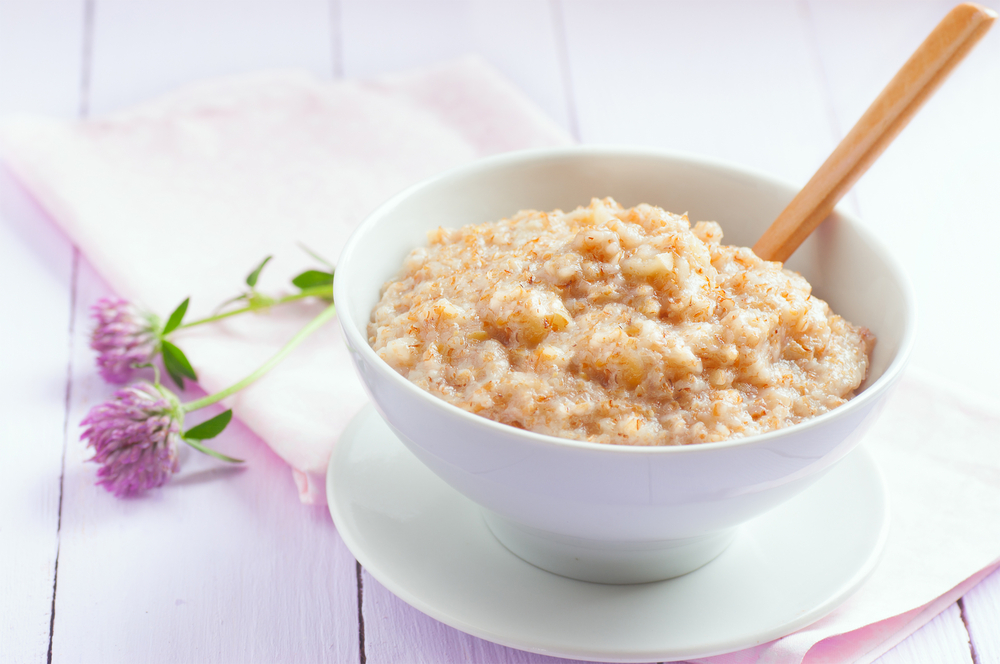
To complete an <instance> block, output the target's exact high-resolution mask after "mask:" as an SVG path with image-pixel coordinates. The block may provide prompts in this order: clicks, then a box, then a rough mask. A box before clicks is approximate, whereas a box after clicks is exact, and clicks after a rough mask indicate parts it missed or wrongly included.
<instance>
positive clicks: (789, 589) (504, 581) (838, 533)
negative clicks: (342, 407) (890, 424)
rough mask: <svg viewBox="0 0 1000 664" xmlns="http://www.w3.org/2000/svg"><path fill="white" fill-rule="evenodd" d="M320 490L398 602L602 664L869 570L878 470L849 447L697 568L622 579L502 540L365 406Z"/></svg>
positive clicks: (740, 632) (758, 614)
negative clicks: (559, 564) (540, 563)
mask: <svg viewBox="0 0 1000 664" xmlns="http://www.w3.org/2000/svg"><path fill="white" fill-rule="evenodd" d="M327 498H328V500H329V504H330V513H331V514H332V515H333V520H334V523H336V525H337V528H338V530H339V532H340V535H341V536H342V537H343V539H344V542H346V544H347V547H348V548H349V549H350V550H351V552H352V553H353V554H354V556H355V557H356V558H357V559H358V560H359V561H360V562H361V564H362V565H364V567H365V568H366V569H367V570H368V571H369V572H370V573H371V574H372V576H374V577H375V578H376V579H378V581H379V582H381V583H382V584H383V585H384V586H385V587H386V588H388V589H389V590H390V591H391V592H393V593H394V594H396V595H397V596H398V597H399V598H401V599H402V600H403V601H404V602H406V603H407V604H410V605H411V606H413V607H414V608H416V609H418V610H420V611H422V612H424V613H426V614H427V615H429V616H431V617H433V618H436V619H437V620H440V621H441V622H443V623H445V624H447V625H451V626H452V627H455V628H456V629H459V630H461V631H463V632H467V633H469V634H472V635H474V636H478V637H481V638H484V639H487V640H489V641H494V642H496V643H499V644H502V645H506V646H511V647H514V648H519V649H522V650H529V651H532V652H537V653H544V654H546V655H556V656H561V657H570V658H577V659H589V660H601V661H613V662H648V661H663V660H673V659H691V658H695V657H705V656H709V655H715V654H719V653H723V652H730V651H733V650H739V649H742V648H747V647H750V646H754V645H757V644H759V643H764V642H767V641H770V640H772V639H775V638H778V637H780V636H784V635H786V634H789V633H791V632H793V631H795V630H797V629H799V628H801V627H804V626H805V625H808V624H809V623H812V622H814V621H816V620H818V619H819V618H821V617H823V616H824V615H826V614H827V613H829V612H830V611H832V610H833V609H834V608H835V607H837V606H838V605H839V604H840V603H841V602H843V601H844V600H845V599H847V597H848V596H850V595H851V593H853V592H854V591H855V590H857V588H858V587H859V586H860V585H861V584H862V583H863V582H864V581H865V579H867V578H868V575H869V574H871V572H872V570H873V569H874V568H875V565H876V563H877V562H878V558H879V555H880V553H881V551H882V547H883V544H884V543H885V539H886V535H887V532H888V523H889V519H888V500H887V498H886V492H885V486H884V484H883V481H882V477H881V474H880V473H879V471H878V468H877V467H876V466H875V463H874V462H873V461H872V459H871V457H870V456H869V455H868V453H867V452H866V451H865V450H863V449H858V450H855V451H854V452H852V453H851V454H850V455H849V456H848V457H847V458H846V459H844V460H843V461H842V462H841V463H840V464H838V465H837V466H836V467H835V468H834V469H833V470H832V471H830V472H829V473H828V474H827V475H826V476H825V477H823V478H822V479H821V480H819V481H818V482H817V483H816V484H814V485H813V486H812V487H810V488H809V489H807V490H806V491H805V492H803V493H802V494H800V495H799V496H797V497H796V498H794V499H793V500H791V501H789V502H787V503H785V504H784V505H781V506H779V507H778V508H776V509H774V510H773V511H771V512H769V513H768V514H765V515H763V516H761V517H758V518H757V519H755V520H753V521H751V522H749V523H747V524H746V525H744V526H743V527H742V528H741V530H740V532H739V533H738V535H737V536H736V539H735V540H734V542H733V543H732V545H730V547H729V548H728V549H727V550H726V551H724V552H723V553H722V555H720V556H719V557H718V558H716V559H715V560H714V561H712V562H711V563H709V564H708V565H706V566H704V567H702V568H701V569H699V570H696V571H694V572H692V573H690V574H688V575H686V576H682V577H679V578H676V579H670V580H668V581H660V582H656V583H648V584H640V585H629V586H611V585H601V584H596V583H586V582H583V581H574V580H572V579H568V578H565V577H561V576H556V575H555V574H551V573H549V572H545V571H543V570H541V569H539V568H537V567H534V566H532V565H530V564H528V563H526V562H524V561H523V560H521V559H520V558H518V557H517V556H515V555H514V554H512V553H511V552H509V551H508V550H507V549H505V548H504V547H503V546H502V545H501V544H500V543H499V542H498V541H497V540H496V539H495V538H494V537H493V535H492V533H490V531H489V529H488V528H487V527H486V523H485V522H484V521H483V517H482V515H481V513H480V511H479V508H478V507H477V506H476V505H475V504H474V503H472V502H471V501H469V500H468V499H466V498H464V497H463V496H462V495H461V494H459V493H458V492H457V491H455V490H454V489H452V488H451V487H449V486H448V485H447V484H445V483H444V482H443V481H442V480H440V479H438V477H437V476H436V475H434V474H433V473H431V471H430V470H428V469H427V468H426V467H425V466H424V465H423V464H422V463H421V462H420V461H418V460H417V458H416V457H415V456H413V454H411V453H410V452H409V450H407V449H406V448H405V447H404V446H403V444H402V443H401V442H399V440H398V439H397V438H396V437H395V436H394V435H393V434H392V432H391V431H390V430H389V428H388V427H387V426H386V425H385V423H384V422H383V421H382V419H381V418H380V417H379V416H378V414H377V413H376V412H375V410H374V408H372V407H371V406H368V407H367V408H365V409H364V410H363V411H361V413H359V414H358V415H357V417H355V418H354V420H353V421H352V423H351V425H350V426H349V427H348V429H347V431H345V432H344V434H343V436H341V438H340V442H339V443H338V444H337V447H336V450H335V452H334V454H333V458H332V459H331V460H330V469H329V472H328V473H327Z"/></svg>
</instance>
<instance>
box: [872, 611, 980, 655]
mask: <svg viewBox="0 0 1000 664" xmlns="http://www.w3.org/2000/svg"><path fill="white" fill-rule="evenodd" d="M875 661H876V662H877V663H878V664H922V663H924V662H926V663H927V664H973V662H972V654H971V651H970V649H969V637H968V634H967V633H966V631H965V625H963V624H962V616H961V614H960V612H959V609H958V605H957V604H952V605H951V606H949V607H948V608H947V609H945V610H944V611H942V612H941V613H940V614H938V616H937V617H935V618H934V619H933V620H931V621H930V622H929V623H927V624H926V625H924V626H923V627H921V628H920V629H919V630H917V631H916V632H914V633H913V634H912V635H911V636H910V637H909V638H908V639H906V640H905V641H903V642H902V643H900V644H899V645H898V646H896V647H895V648H893V649H892V650H890V651H889V652H887V653H886V654H884V655H882V656H881V657H879V658H878V659H877V660H875ZM986 661H989V660H980V662H986Z"/></svg>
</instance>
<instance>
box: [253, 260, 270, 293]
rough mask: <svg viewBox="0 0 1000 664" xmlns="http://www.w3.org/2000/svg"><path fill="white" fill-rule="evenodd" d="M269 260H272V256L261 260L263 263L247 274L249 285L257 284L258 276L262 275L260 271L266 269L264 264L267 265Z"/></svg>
mask: <svg viewBox="0 0 1000 664" xmlns="http://www.w3.org/2000/svg"><path fill="white" fill-rule="evenodd" d="M269 260H271V257H270V256H268V257H267V258H265V259H264V260H263V261H261V264H260V265H258V266H257V269H256V270H254V271H253V272H251V273H250V274H248V275H247V286H249V287H250V288H253V287H255V286H256V285H257V277H259V276H260V271H261V270H263V269H264V266H265V265H267V262H268V261H269Z"/></svg>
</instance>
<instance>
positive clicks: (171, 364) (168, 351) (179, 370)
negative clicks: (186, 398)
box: [162, 340, 198, 390]
mask: <svg viewBox="0 0 1000 664" xmlns="http://www.w3.org/2000/svg"><path fill="white" fill-rule="evenodd" d="M162 343H163V367H164V368H165V369H166V370H167V373H168V374H170V377H171V378H173V379H174V382H175V383H177V387H179V388H181V389H182V390H183V389H184V377H187V378H190V379H191V380H198V375H197V374H195V372H194V369H193V368H192V367H191V363H190V362H188V359H187V356H186V355H184V351H182V350H181V349H180V348H178V347H177V346H175V345H173V344H172V343H170V342H169V341H166V340H164V341H163V342H162Z"/></svg>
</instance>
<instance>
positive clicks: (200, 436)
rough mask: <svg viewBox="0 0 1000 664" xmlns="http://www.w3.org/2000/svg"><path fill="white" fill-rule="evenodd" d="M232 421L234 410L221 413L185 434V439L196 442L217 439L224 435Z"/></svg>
mask: <svg viewBox="0 0 1000 664" xmlns="http://www.w3.org/2000/svg"><path fill="white" fill-rule="evenodd" d="M231 419H233V410H232V408H230V409H229V410H227V411H225V412H224V413H219V414H218V415H216V416H215V417H213V418H212V419H210V420H205V421H204V422H202V423H201V424H199V425H197V426H193V427H191V428H190V429H188V430H187V431H185V432H184V437H185V438H191V439H194V440H208V439H209V438H215V437H216V436H218V435H219V434H220V433H222V431H223V430H224V429H225V428H226V426H227V425H228V424H229V421H230V420H231Z"/></svg>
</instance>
